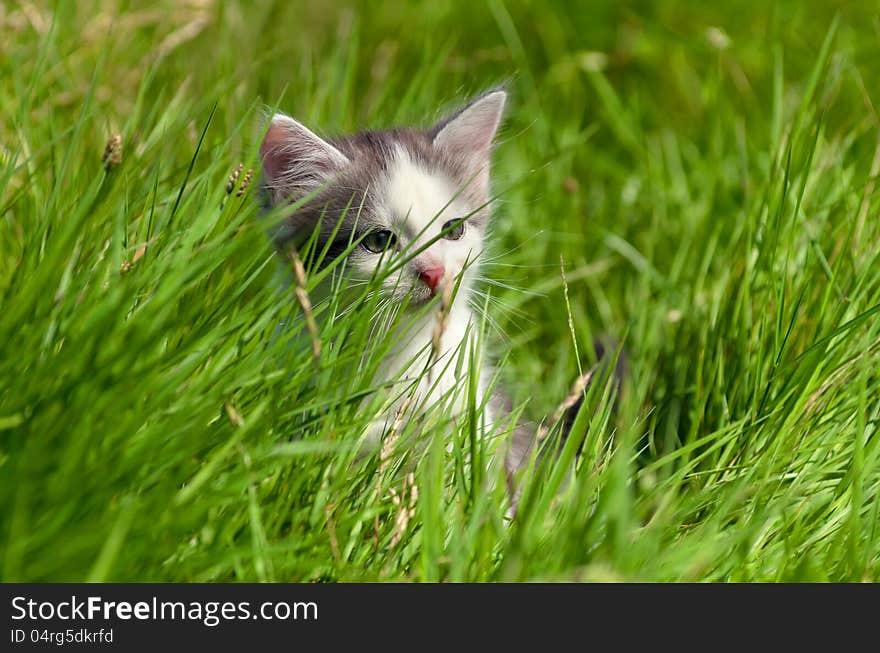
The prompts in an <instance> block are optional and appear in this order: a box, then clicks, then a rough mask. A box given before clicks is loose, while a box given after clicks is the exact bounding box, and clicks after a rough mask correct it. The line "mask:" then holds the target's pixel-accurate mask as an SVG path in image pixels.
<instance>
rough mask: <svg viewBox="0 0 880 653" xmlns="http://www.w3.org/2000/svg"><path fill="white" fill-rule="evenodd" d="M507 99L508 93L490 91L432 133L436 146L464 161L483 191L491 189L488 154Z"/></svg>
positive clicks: (435, 128) (442, 123) (438, 126)
mask: <svg viewBox="0 0 880 653" xmlns="http://www.w3.org/2000/svg"><path fill="white" fill-rule="evenodd" d="M506 100H507V92H506V91H503V90H496V91H490V92H489V93H486V94H485V95H483V96H482V97H480V98H477V99H476V100H474V101H473V102H471V103H470V104H469V105H467V106H466V107H465V108H464V109H462V110H461V111H459V112H458V113H456V114H453V115H452V116H450V117H449V118H446V119H445V120H443V121H441V122H440V123H439V124H438V125H436V126H435V127H434V128H433V129H432V130H431V131H430V132H429V134H430V135H431V136H432V137H433V142H434V147H437V148H439V149H441V150H443V151H445V152H447V153H448V154H450V155H451V156H453V157H454V158H455V159H457V160H459V161H461V162H463V163H464V164H465V166H466V168H467V170H468V172H469V173H470V174H472V175H474V176H475V181H476V183H477V184H479V185H480V187H481V189H483V190H487V189H488V184H489V155H490V153H491V149H492V141H493V140H494V139H495V134H496V133H497V132H498V126H499V125H500V124H501V117H502V115H503V113H504V103H505V102H506Z"/></svg>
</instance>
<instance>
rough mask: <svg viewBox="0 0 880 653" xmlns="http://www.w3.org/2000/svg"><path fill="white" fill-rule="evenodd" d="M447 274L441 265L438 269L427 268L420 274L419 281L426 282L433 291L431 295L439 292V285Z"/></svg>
mask: <svg viewBox="0 0 880 653" xmlns="http://www.w3.org/2000/svg"><path fill="white" fill-rule="evenodd" d="M444 274H446V269H445V268H444V267H443V266H442V265H440V266H438V267H436V268H426V269H424V270H422V271H421V272H419V279H421V280H422V281H424V282H425V285H426V286H428V288H430V289H431V293H433V292H434V291H435V290H437V285H438V284H439V283H440V280H441V279H442V278H443V275H444Z"/></svg>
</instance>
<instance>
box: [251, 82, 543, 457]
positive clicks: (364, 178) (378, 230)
mask: <svg viewBox="0 0 880 653" xmlns="http://www.w3.org/2000/svg"><path fill="white" fill-rule="evenodd" d="M505 99H506V94H505V93H504V92H503V91H493V92H490V93H488V94H486V95H484V96H483V97H481V98H479V99H477V100H476V101H475V102H473V103H471V104H470V105H468V106H467V107H465V108H464V109H463V110H462V111H460V112H458V113H457V114H455V115H453V116H451V117H450V118H448V119H446V120H444V121H442V122H440V123H439V124H438V125H436V126H435V127H433V128H431V129H428V130H425V131H421V130H416V129H394V130H389V131H382V132H361V133H358V134H355V135H353V136H347V137H342V138H338V139H334V140H329V141H327V140H323V139H321V138H319V137H318V136H316V135H315V134H313V133H312V132H311V131H309V130H308V129H306V128H305V127H304V126H302V125H301V124H300V123H298V122H296V121H294V120H293V119H291V118H288V117H286V116H281V115H276V116H275V117H274V118H273V121H272V124H271V126H270V127H269V130H268V132H267V134H266V137H265V139H264V141H263V143H262V146H261V150H260V152H261V156H262V159H263V172H264V190H265V192H266V196H267V197H268V200H269V204H270V205H272V206H277V205H281V204H285V203H292V202H294V201H297V200H300V199H303V198H306V199H307V201H305V203H304V204H303V205H302V206H300V207H298V208H297V209H296V210H293V211H292V212H291V214H290V215H289V216H287V218H286V220H285V221H284V223H283V225H282V227H281V228H280V229H279V231H278V232H277V233H276V241H277V243H278V245H279V247H281V248H285V247H287V246H289V245H290V244H293V245H295V246H296V245H298V244H300V243H302V242H303V241H304V240H305V239H307V238H308V237H309V236H311V235H312V234H313V233H314V232H315V231H317V233H318V247H319V248H322V247H324V246H326V247H327V248H328V253H329V258H330V259H333V258H334V257H337V256H339V255H340V254H341V253H342V252H345V251H346V250H349V251H348V254H347V259H346V269H347V274H348V280H347V283H348V284H351V285H357V284H359V283H364V282H366V281H367V280H368V279H370V277H371V276H373V275H374V273H375V271H376V270H377V268H379V267H380V266H383V265H388V266H391V268H392V269H394V270H395V271H394V272H392V273H391V274H390V275H388V277H387V278H386V279H385V280H384V281H383V284H382V290H381V292H383V293H384V295H385V296H386V297H387V298H388V299H389V300H390V301H392V302H399V303H400V304H401V305H403V306H407V307H408V309H407V310H408V311H409V312H410V313H412V315H411V319H410V320H408V321H405V322H404V324H402V326H401V327H400V328H401V329H405V330H402V331H401V332H400V333H399V334H394V336H393V337H394V338H395V340H394V342H395V345H394V347H393V348H392V350H391V352H390V353H389V354H388V355H387V356H386V357H385V359H384V360H383V361H382V364H381V367H380V369H379V378H377V379H375V380H374V381H375V385H376V386H381V385H382V384H388V385H390V384H393V385H392V388H393V389H390V390H389V391H388V397H389V398H391V397H395V398H396V399H395V400H394V401H391V400H390V399H389V402H388V403H387V404H386V410H385V412H384V413H383V414H381V415H377V416H376V419H375V420H374V422H373V427H372V428H371V429H370V433H369V434H368V435H369V437H370V438H372V439H378V438H379V437H380V436H381V434H382V433H383V432H384V431H386V429H387V428H389V426H390V425H391V423H392V422H393V421H394V419H395V417H396V416H397V415H398V411H400V409H401V407H402V406H403V405H404V404H405V405H406V406H407V407H408V410H409V411H410V413H411V414H413V413H415V414H418V413H421V414H425V413H426V412H428V411H435V410H442V411H443V412H442V414H443V415H446V416H450V417H453V418H455V417H457V416H460V415H462V414H463V413H464V412H465V411H466V410H467V409H468V407H469V406H470V403H471V401H473V402H474V405H476V406H478V407H480V414H481V416H482V419H481V428H480V431H481V433H482V435H484V436H485V435H488V434H490V433H492V432H493V430H495V429H496V427H497V422H498V421H499V420H500V419H501V418H502V415H501V414H500V413H501V412H502V411H501V410H500V409H499V406H500V405H502V404H503V403H504V402H503V401H502V400H501V398H500V397H499V396H495V393H492V395H493V396H489V395H490V386H491V381H492V369H491V366H490V365H489V361H488V360H487V358H486V355H485V351H484V347H483V345H482V338H481V335H480V331H481V322H482V321H481V319H480V316H479V315H478V314H477V313H475V311H474V310H473V309H472V308H471V305H470V299H471V296H472V292H473V289H474V285H475V283H476V280H477V268H478V265H479V261H480V258H481V255H482V253H483V249H484V238H485V233H486V226H487V222H488V219H489V209H490V204H491V203H490V195H489V163H490V153H491V147H492V142H493V139H494V136H495V133H496V131H497V128H498V125H499V123H500V120H501V115H502V111H503V107H504V102H505ZM310 194H311V197H309V196H310ZM459 227H461V228H460V229H459ZM389 234H390V236H389ZM358 238H361V239H362V244H363V246H362V247H361V246H359V247H356V248H355V249H353V250H351V243H352V242H353V241H357V239H358ZM380 246H381V247H380ZM453 290H454V292H453ZM435 296H437V298H438V299H439V300H440V301H439V302H436V303H439V307H438V309H439V310H440V311H442V313H441V314H440V316H438V311H437V310H428V311H426V310H422V309H424V307H425V304H426V303H427V302H429V301H430V300H431V299H432V297H435ZM474 374H475V375H476V379H477V383H476V386H477V387H476V397H469V396H468V388H469V386H470V380H471V378H472V375H474ZM532 434H533V433H527V432H526V431H524V430H522V429H520V430H519V431H517V432H516V433H515V441H514V442H513V446H512V447H510V448H509V449H508V456H507V468H508V471H509V472H512V471H515V470H516V469H518V468H519V467H520V465H521V464H522V463H523V461H524V460H526V456H527V453H528V451H529V449H530V447H531V442H532Z"/></svg>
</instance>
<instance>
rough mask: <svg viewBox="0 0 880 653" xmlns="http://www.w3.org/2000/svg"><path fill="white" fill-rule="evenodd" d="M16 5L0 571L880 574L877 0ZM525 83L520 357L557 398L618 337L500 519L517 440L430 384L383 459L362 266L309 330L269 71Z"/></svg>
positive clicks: (444, 82) (407, 112)
mask: <svg viewBox="0 0 880 653" xmlns="http://www.w3.org/2000/svg"><path fill="white" fill-rule="evenodd" d="M0 31H2V33H3V34H4V38H3V39H2V40H0V569H2V572H0V577H2V579H3V580H6V581H14V580H70V581H78V580H90V581H108V580H139V581H146V580H172V581H190V580H200V581H206V580H209V581H213V580H242V581H243V580H260V581H312V580H418V581H441V580H448V581H495V580H649V581H654V580H658V581H667V580H699V581H743V580H787V581H798V580H846V581H860V580H877V579H878V573H880V533H878V523H880V519H878V518H880V514H878V510H880V508H878V506H880V502H878V491H880V460H878V458H880V444H878V443H880V438H878V434H877V423H878V413H880V393H878V387H880V320H878V318H880V261H878V252H880V250H878V246H877V245H878V242H880V221H878V219H877V217H878V209H880V199H878V198H880V194H878V192H877V190H876V188H875V186H876V182H877V176H878V174H880V139H878V125H880V121H878V116H877V113H876V106H877V104H878V97H877V92H876V89H877V88H880V85H878V82H880V63H878V61H880V59H878V57H877V56H876V53H877V51H878V45H880V36H878V34H880V26H878V17H877V15H876V12H874V13H871V12H870V11H869V10H868V9H865V8H862V7H861V6H853V5H850V4H847V3H841V4H840V6H839V7H834V6H831V5H830V4H829V3H819V2H816V3H794V2H779V3H771V4H770V5H765V4H752V3H746V2H741V3H733V4H730V5H728V6H726V7H721V6H717V5H712V6H708V5H704V4H701V3H694V4H688V3H674V2H669V1H664V2H659V3H630V4H621V3H616V2H604V1H603V2H596V3H591V4H590V7H589V8H576V7H575V6H574V5H573V4H571V3H564V2H559V3H549V4H548V3H534V4H529V3H525V4H519V3H504V2H501V1H499V0H489V1H488V2H487V3H485V4H478V5H474V4H473V3H471V4H468V5H462V4H459V3H444V2H429V3H418V4H416V3H382V5H381V6H379V5H376V4H373V3H370V4H357V3H354V4H351V5H345V6H342V5H340V6H338V7H333V8H329V7H328V6H326V5H325V4H324V3H314V4H297V5H289V4H288V3H277V4H276V3H269V2H266V3H259V4H258V5H251V3H237V2H224V3H219V2H217V3H214V2H210V1H208V2H192V3H188V4H181V3H176V2H166V3H153V4H151V5H139V4H136V3H134V4H129V3H122V2H100V3H94V4H89V3H57V4H55V5H48V4H32V3H23V4H21V5H12V6H9V7H5V8H4V9H2V10H0ZM501 81H507V82H508V84H509V88H510V90H511V93H512V102H511V104H512V108H511V110H510V112H509V115H508V117H507V120H506V126H505V128H504V132H503V134H502V138H501V140H500V144H499V147H498V149H497V153H496V160H495V190H496V192H498V193H499V196H500V200H499V203H498V206H497V210H496V214H495V216H494V222H493V228H492V232H493V237H492V250H493V251H492V252H491V256H490V260H489V261H488V262H487V265H486V266H485V267H484V273H485V275H486V276H487V277H488V278H489V280H490V282H495V283H489V284H488V285H487V286H486V289H487V290H489V291H490V295H491V300H490V301H489V302H488V304H487V306H488V317H487V320H486V328H485V329H484V331H485V333H484V334H483V337H484V338H485V339H486V341H487V343H488V348H489V350H490V351H491V352H492V354H493V357H494V358H495V359H497V360H499V361H500V363H501V364H500V366H499V375H498V383H500V384H502V385H504V387H505V388H507V390H508V391H509V393H510V394H511V395H512V397H513V399H514V404H515V405H516V407H517V409H516V412H517V414H521V417H522V419H531V420H533V421H535V422H538V421H540V420H541V419H542V418H543V417H544V416H545V415H548V414H550V413H551V412H552V411H553V409H554V408H555V407H556V406H557V405H558V404H559V402H560V401H562V399H563V398H564V397H565V396H566V394H567V393H568V391H569V389H570V386H571V383H572V381H573V380H574V379H575V377H576V376H577V375H578V373H579V370H582V369H588V368H589V367H590V366H591V365H592V364H593V362H594V360H593V356H592V352H591V351H590V345H589V343H590V342H592V340H593V337H594V336H596V335H599V334H612V335H614V336H616V337H618V338H620V339H621V340H622V341H624V342H625V345H626V348H627V352H628V357H629V366H630V373H629V376H628V378H627V383H626V387H625V389H624V392H623V393H622V395H621V396H620V398H619V400H618V403H617V410H616V411H612V410H611V404H612V398H611V397H610V396H609V393H608V390H607V388H606V387H605V386H604V385H603V384H594V385H593V386H591V389H590V390H589V392H588V397H587V401H586V402H585V407H584V409H583V410H582V411H581V412H580V414H579V415H578V418H577V420H576V421H575V425H574V428H573V434H572V438H571V440H569V442H568V443H567V444H566V446H565V448H564V449H563V451H562V454H561V459H560V460H558V461H556V462H555V463H553V464H550V463H549V462H548V461H547V460H545V461H544V462H543V463H542V464H538V465H536V466H535V468H534V470H533V471H532V473H531V475H530V476H529V478H528V480H527V485H528V487H527V488H526V491H525V493H524V496H523V502H522V505H521V508H520V510H519V512H518V514H517V517H516V519H515V520H514V521H513V522H511V523H508V522H507V521H506V520H505V510H506V507H507V501H508V500H507V496H506V492H505V489H504V487H503V482H501V478H500V472H499V470H496V469H494V468H492V467H488V468H484V466H481V465H479V464H475V465H471V464H469V463H470V462H477V463H478V462H479V461H480V460H481V459H482V460H485V459H487V458H488V456H489V455H490V453H491V449H492V447H494V446H496V443H494V442H488V443H481V444H480V447H485V450H483V449H481V448H480V447H477V448H473V445H474V444H475V442H474V440H473V432H474V430H473V428H472V424H450V423H449V422H448V419H447V418H446V416H445V415H444V413H443V411H442V410H439V409H438V410H437V411H435V412H434V413H433V414H432V419H433V420H434V422H433V424H428V426H427V429H428V434H429V436H428V437H424V436H423V437H420V438H417V437H416V436H417V429H416V425H414V424H409V423H407V422H402V423H401V424H400V425H399V426H398V427H397V431H396V432H395V433H394V436H395V437H394V442H396V444H394V445H393V446H391V445H388V443H387V442H386V446H385V447H384V450H381V449H380V450H376V451H374V452H373V453H372V454H370V455H367V456H361V455H359V453H358V452H359V443H360V439H361V436H362V434H363V432H364V430H365V428H366V426H367V424H368V423H369V420H370V418H371V414H372V412H374V411H375V410H376V409H377V408H378V406H379V405H380V404H381V402H383V401H385V400H386V399H387V396H388V393H387V389H383V388H376V387H375V385H374V384H373V380H372V374H371V370H372V369H374V368H375V365H376V363H377V361H378V360H379V359H380V358H381V355H382V353H383V351H385V350H386V348H387V347H388V346H389V345H390V343H389V342H388V338H387V337H383V334H387V333H389V330H388V329H387V328H386V329H382V328H379V329H377V328H376V322H375V320H372V319H371V317H372V316H373V315H374V313H375V308H376V307H375V305H371V304H370V301H371V300H370V299H369V297H368V296H367V295H364V299H363V301H362V302H361V303H360V304H359V305H358V307H357V308H356V310H353V311H351V312H350V313H349V314H347V315H345V316H344V317H342V318H339V319H332V318H331V316H332V315H333V313H334V308H338V307H334V306H333V305H332V303H330V304H327V303H325V304H322V305H316V306H315V307H313V310H314V311H315V313H316V316H315V317H316V321H317V322H318V323H319V324H320V328H319V329H318V331H317V338H318V345H317V346H316V345H314V343H313V334H311V333H310V330H309V328H308V324H307V321H306V320H305V319H304V317H303V315H302V303H301V301H300V300H299V299H298V295H297V288H301V289H303V290H306V291H311V290H313V289H314V288H315V286H316V284H317V282H318V279H317V278H316V275H315V274H311V275H308V276H307V277H306V278H302V277H301V276H300V278H299V279H297V275H296V274H295V273H294V271H293V270H292V269H291V267H292V266H291V264H290V262H289V261H284V260H281V259H280V258H279V257H277V256H276V255H275V254H274V253H273V251H272V247H271V244H270V242H269V238H268V237H267V229H268V222H267V220H271V219H272V217H271V216H269V217H268V218H267V217H265V216H262V217H261V216H260V213H259V210H258V208H257V202H256V198H255V186H256V176H257V174H258V173H257V170H256V168H258V162H257V160H256V154H255V146H256V143H257V141H258V138H259V135H260V131H259V130H260V125H261V119H260V118H261V116H262V115H263V111H264V107H266V106H269V107H279V108H281V109H282V110H285V111H286V112H289V113H292V114H294V115H296V116H297V117H298V118H300V119H301V120H303V121H305V122H306V123H307V124H310V125H312V126H314V127H315V128H316V129H318V130H320V131H323V132H327V133H332V132H334V131H345V130H354V129H358V128H362V127H380V126H387V125H391V124H399V123H416V124H424V125H427V124H430V123H431V122H432V121H433V120H434V119H436V118H437V117H439V116H440V115H442V113H443V111H444V110H447V109H449V108H451V107H454V106H455V105H456V103H457V102H459V101H461V100H462V99H463V98H465V97H466V96H467V95H469V94H472V93H476V92H479V91H480V90H482V89H484V88H486V87H488V86H491V85H493V84H495V83H498V82H501ZM116 133H118V134H119V135H120V136H121V144H122V145H121V148H122V149H121V161H120V162H119V163H118V164H116V165H114V163H113V162H112V159H113V156H112V153H111V156H110V158H109V159H108V162H107V163H102V160H101V159H102V154H103V153H104V150H105V145H106V144H107V141H108V139H109V138H110V137H111V136H112V135H113V134H116ZM111 149H112V148H111ZM239 163H243V169H242V171H241V173H240V174H239V176H238V178H237V179H236V180H235V183H234V184H232V186H233V187H232V192H231V193H227V190H226V185H227V181H228V179H229V176H230V173H232V171H233V170H235V168H236V166H237V165H238V164H239ZM249 169H254V172H253V173H252V181H251V182H250V184H249V185H248V186H247V187H246V188H244V190H243V192H241V193H239V191H240V190H241V189H242V186H243V180H244V178H245V176H246V174H247V171H248V170H249ZM563 270H564V275H563ZM337 312H338V311H337ZM569 324H571V327H570V326H569ZM380 326H384V325H380ZM576 352H577V354H576ZM430 434H433V437H431V436H430ZM444 434H445V435H447V436H449V437H451V438H452V443H453V444H452V446H451V447H448V446H447V442H446V441H445V438H444V437H443V436H444ZM450 434H451V435H450ZM415 440H419V442H416V441H415ZM419 444H421V445H422V446H418V445H419ZM578 447H582V453H581V455H580V456H579V457H577V456H575V453H576V449H577V448H578Z"/></svg>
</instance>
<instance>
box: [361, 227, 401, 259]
mask: <svg viewBox="0 0 880 653" xmlns="http://www.w3.org/2000/svg"><path fill="white" fill-rule="evenodd" d="M396 243H397V236H395V235H394V233H392V232H391V231H388V229H382V230H381V231H371V232H370V233H368V234H367V235H366V236H364V239H363V240H362V241H361V245H363V246H364V249H367V250H369V251H371V252H373V253H374V254H378V253H379V252H384V251H385V250H386V249H390V248H391V247H394V245H395V244H396Z"/></svg>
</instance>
